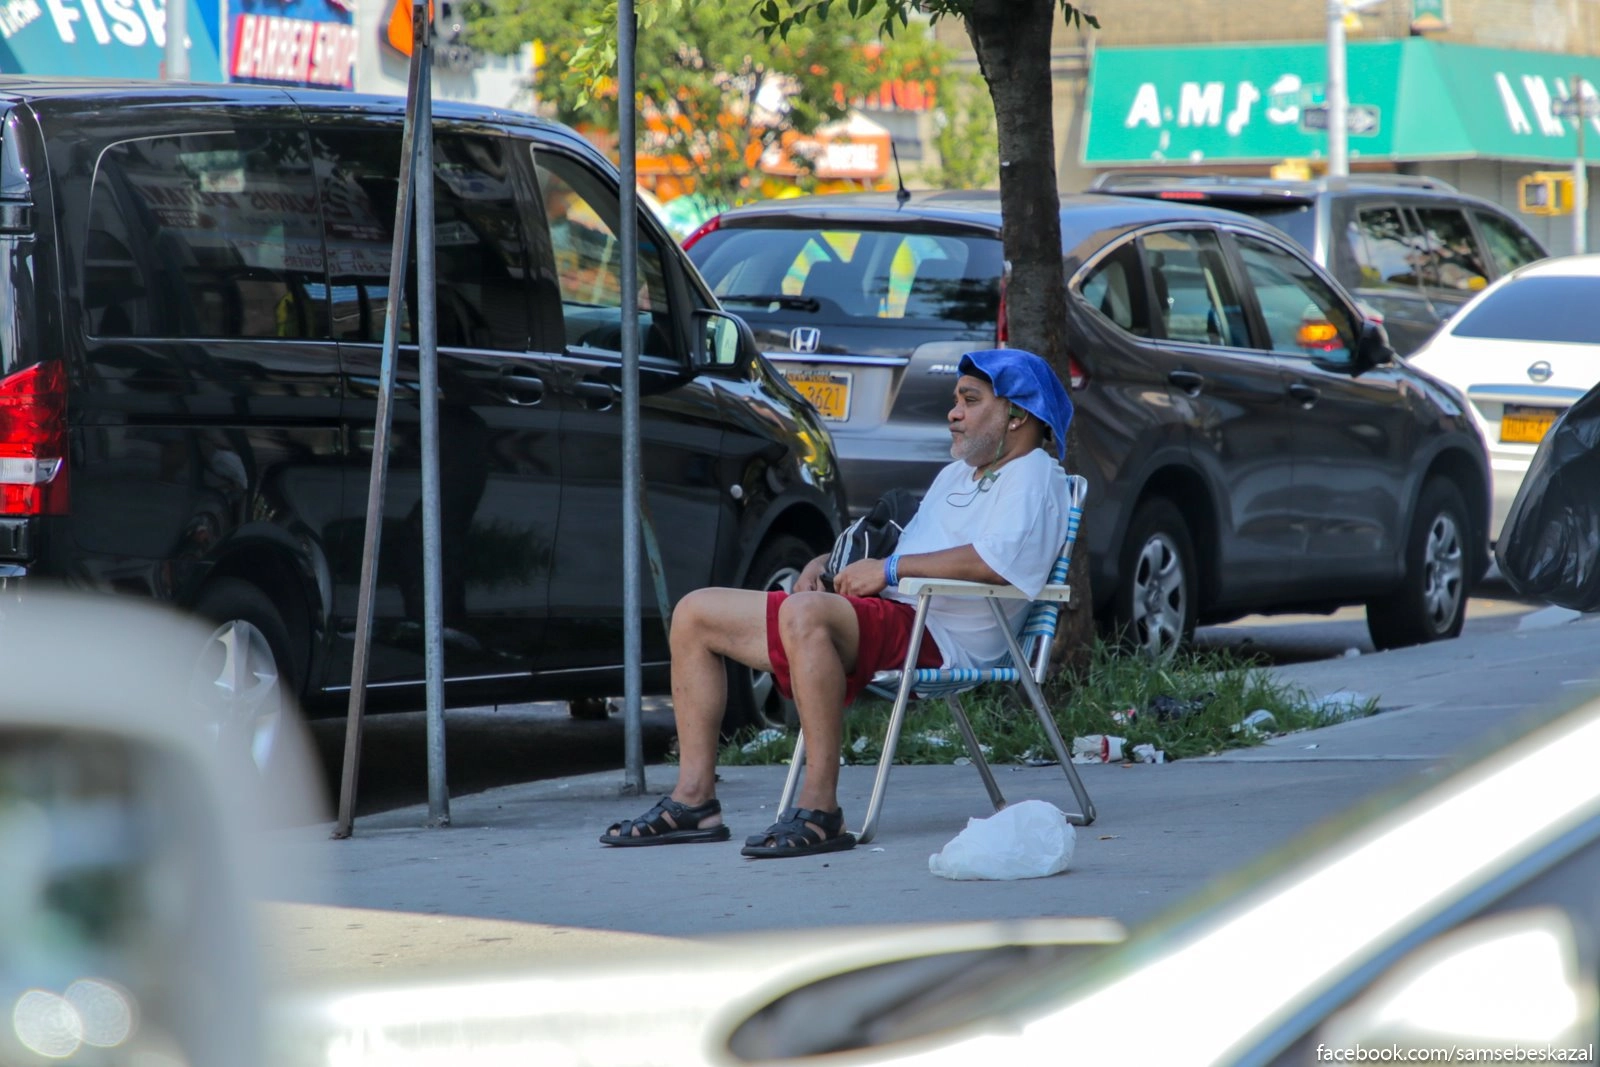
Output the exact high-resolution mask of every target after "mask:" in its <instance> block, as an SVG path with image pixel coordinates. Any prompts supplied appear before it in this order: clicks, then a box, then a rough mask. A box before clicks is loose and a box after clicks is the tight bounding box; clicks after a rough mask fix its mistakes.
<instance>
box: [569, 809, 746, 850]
mask: <svg viewBox="0 0 1600 1067" xmlns="http://www.w3.org/2000/svg"><path fill="white" fill-rule="evenodd" d="M721 813H722V802H721V801H720V800H718V799H717V798H716V797H712V798H711V799H710V800H708V801H706V802H705V803H704V804H700V805H697V806H696V807H692V808H691V807H689V805H687V804H682V803H679V802H678V801H676V800H673V799H672V798H671V797H662V798H661V799H660V800H658V801H656V805H655V807H653V808H651V809H650V810H649V811H647V812H645V813H644V814H643V815H641V816H639V817H638V818H637V819H632V820H630V821H628V822H614V823H612V824H611V825H610V826H609V827H608V828H607V829H606V832H605V833H603V834H601V835H600V843H601V844H602V845H616V846H619V847H623V848H626V847H630V846H633V845H688V844H695V843H697V842H708V841H726V840H727V839H728V837H729V836H730V834H729V831H728V827H727V825H726V824H719V825H717V826H706V827H702V826H701V825H700V820H702V819H704V818H707V817H708V816H712V815H720V814H721Z"/></svg>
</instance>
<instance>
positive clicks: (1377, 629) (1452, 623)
mask: <svg viewBox="0 0 1600 1067" xmlns="http://www.w3.org/2000/svg"><path fill="white" fill-rule="evenodd" d="M1470 530H1471V527H1470V526H1469V525H1468V523H1467V505H1466V503H1465V502H1464V501H1463V500H1462V498H1461V491H1460V490H1459V489H1457V488H1456V487H1455V485H1454V484H1453V483H1451V482H1449V481H1447V480H1445V479H1443V478H1434V479H1431V480H1430V481H1429V482H1428V483H1427V484H1426V485H1424V486H1423V487H1422V495H1421V496H1420V497H1418V498H1417V510H1416V514H1415V516H1414V517H1413V518H1412V520H1411V533H1410V536H1409V537H1408V538H1407V540H1406V577H1405V581H1404V582H1403V583H1402V584H1401V586H1400V588H1399V589H1398V590H1397V591H1396V592H1394V593H1392V594H1390V595H1389V596H1386V597H1379V598H1376V599H1374V600H1370V601H1368V602H1367V632H1368V633H1369V634H1371V635H1372V644H1373V645H1374V646H1375V647H1376V648H1377V649H1378V650H1379V651H1380V652H1381V651H1383V650H1384V649H1389V648H1404V647H1405V646H1407V645H1420V644H1422V643H1423V642H1426V641H1440V640H1443V639H1445V638H1447V637H1456V636H1458V635H1459V634H1460V633H1461V626H1462V624H1463V623H1464V622H1465V621H1466V618H1467V584H1468V583H1467V565H1466V561H1467V552H1466V546H1467V541H1468V536H1469V533H1468V532H1469V531H1470Z"/></svg>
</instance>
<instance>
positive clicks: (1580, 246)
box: [1572, 74, 1590, 256]
mask: <svg viewBox="0 0 1600 1067" xmlns="http://www.w3.org/2000/svg"><path fill="white" fill-rule="evenodd" d="M1584 89H1585V86H1584V81H1583V77H1582V75H1578V74H1574V75H1573V76H1572V101H1573V104H1574V105H1575V108H1576V110H1575V113H1574V114H1573V116H1572V121H1573V122H1574V123H1576V124H1577V127H1578V154H1577V156H1576V157H1575V158H1574V159H1573V161H1572V253H1573V255H1580V256H1581V255H1582V254H1583V253H1585V252H1587V251H1588V250H1589V165H1588V164H1587V163H1585V162H1584V159H1583V127H1584V124H1585V123H1586V122H1588V121H1589V115H1590V110H1589V105H1590V100H1589V94H1588V93H1587V92H1585V91H1584Z"/></svg>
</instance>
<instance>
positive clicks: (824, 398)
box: [783, 369, 850, 422]
mask: <svg viewBox="0 0 1600 1067" xmlns="http://www.w3.org/2000/svg"><path fill="white" fill-rule="evenodd" d="M783 376H784V377H785V378H787V379H788V380H789V384H790V385H792V386H794V388H795V392H797V393H799V394H800V395H801V396H803V397H805V398H806V399H807V400H809V401H811V406H812V407H814V408H816V409H817V413H818V414H820V415H821V416H822V418H823V419H824V420H825V421H827V422H843V421H845V420H846V419H848V418H849V417H850V372H849V371H837V370H835V371H812V370H788V369H785V370H784V372H783Z"/></svg>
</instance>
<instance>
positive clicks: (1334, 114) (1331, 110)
mask: <svg viewBox="0 0 1600 1067" xmlns="http://www.w3.org/2000/svg"><path fill="white" fill-rule="evenodd" d="M169 2H170V0H169ZM1344 12H1345V0H1328V77H1327V79H1326V84H1325V86H1324V89H1323V92H1324V93H1325V94H1326V95H1327V102H1328V177H1330V178H1343V177H1346V176H1347V175H1349V173H1350V150H1349V149H1350V144H1349V139H1350V130H1349V122H1348V120H1349V112H1350V88H1349V86H1348V85H1347V84H1346V78H1345V61H1344V60H1345V55H1344Z"/></svg>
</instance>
